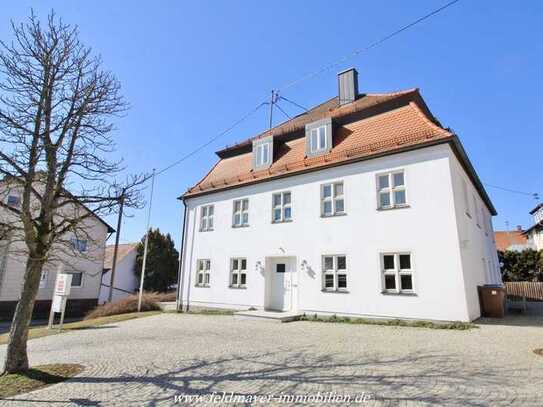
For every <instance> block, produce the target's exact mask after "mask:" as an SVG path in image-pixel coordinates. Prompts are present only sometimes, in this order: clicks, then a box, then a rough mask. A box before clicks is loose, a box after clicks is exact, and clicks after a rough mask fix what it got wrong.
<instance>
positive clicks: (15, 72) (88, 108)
mask: <svg viewBox="0 0 543 407" xmlns="http://www.w3.org/2000/svg"><path fill="white" fill-rule="evenodd" d="M12 29H13V34H14V40H13V41H12V42H10V43H8V42H0V75H1V76H0V175H1V176H2V178H3V181H2V185H1V188H0V190H2V191H10V190H13V189H15V190H18V191H19V192H20V196H21V202H20V204H19V205H9V204H8V203H6V202H5V201H4V200H3V199H1V200H0V210H1V211H2V212H3V215H2V216H1V217H0V233H2V234H3V236H9V239H10V241H17V240H19V241H21V242H22V247H23V249H24V251H25V254H26V256H27V257H26V258H27V260H26V268H25V274H24V279H23V287H22V292H21V295H20V300H19V302H18V304H17V307H16V310H15V315H14V317H13V321H12V325H11V330H10V336H9V344H8V349H7V355H6V360H5V365H4V372H5V373H12V372H17V371H21V370H25V369H28V356H27V349H26V343H27V338H28V327H29V324H30V320H31V316H32V310H33V307H34V300H35V298H36V295H37V293H38V289H39V282H40V276H41V273H42V269H43V267H44V264H46V263H47V262H48V261H51V260H52V259H54V258H61V257H62V256H61V255H60V254H61V253H62V252H64V251H66V250H73V247H72V246H73V245H70V242H69V239H68V237H67V236H73V235H74V234H75V235H76V236H77V235H79V234H86V233H87V230H88V229H87V227H88V220H89V219H90V218H92V217H94V216H96V215H98V216H100V215H102V216H103V215H107V214H110V213H113V212H115V210H116V208H117V203H118V196H119V192H120V191H121V190H126V189H128V190H129V191H132V192H131V193H129V194H128V195H127V196H125V205H127V206H130V205H138V202H140V201H139V198H140V195H139V192H138V185H141V183H142V182H143V181H144V180H145V178H144V177H143V176H131V177H128V178H127V179H124V180H123V181H122V182H119V181H116V176H118V175H119V173H120V171H122V170H123V168H122V162H120V161H112V160H109V159H108V158H107V155H108V154H109V153H111V152H113V149H114V142H113V139H112V136H111V131H112V130H113V124H112V123H111V119H112V118H114V117H115V116H117V115H119V114H121V113H122V112H124V111H125V110H126V108H127V105H126V103H125V101H124V100H123V98H122V95H121V94H120V85H119V82H118V81H117V79H116V78H115V77H114V76H113V75H112V74H111V73H110V72H107V71H104V70H103V69H102V67H101V66H102V62H101V59H100V58H99V57H96V56H93V54H92V53H91V49H90V48H88V47H85V46H84V45H83V44H82V43H81V42H80V41H79V39H78V29H77V27H73V26H70V25H68V24H65V23H63V22H62V20H61V19H59V18H57V17H56V16H55V14H54V13H53V12H51V14H50V15H49V16H48V19H47V22H46V23H44V24H41V23H40V21H39V19H38V18H37V17H36V16H35V15H34V14H33V13H32V14H31V16H30V18H29V20H28V21H27V22H26V23H23V24H19V25H17V24H14V23H13V22H12ZM86 238H91V236H86ZM96 244H99V242H97V243H96ZM102 244H103V242H102Z"/></svg>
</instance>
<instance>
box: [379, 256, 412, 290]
mask: <svg viewBox="0 0 543 407" xmlns="http://www.w3.org/2000/svg"><path fill="white" fill-rule="evenodd" d="M381 274H382V280H383V292H388V293H396V294H402V293H406V294H407V293H414V292H415V289H414V286H413V266H412V259H411V253H383V254H381Z"/></svg>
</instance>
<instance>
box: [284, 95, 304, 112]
mask: <svg viewBox="0 0 543 407" xmlns="http://www.w3.org/2000/svg"><path fill="white" fill-rule="evenodd" d="M279 99H281V100H284V101H285V102H288V103H290V104H293V105H294V106H296V107H299V108H300V109H302V110H305V111H306V112H307V111H308V109H307V108H306V107H303V106H302V105H300V104H298V103H296V102H293V101H292V100H290V99H287V98H286V97H284V96H279Z"/></svg>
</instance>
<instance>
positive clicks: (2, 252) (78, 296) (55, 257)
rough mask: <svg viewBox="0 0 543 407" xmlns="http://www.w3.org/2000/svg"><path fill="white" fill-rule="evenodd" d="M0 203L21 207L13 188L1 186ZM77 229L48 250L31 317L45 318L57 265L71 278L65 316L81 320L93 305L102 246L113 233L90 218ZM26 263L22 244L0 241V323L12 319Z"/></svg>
mask: <svg viewBox="0 0 543 407" xmlns="http://www.w3.org/2000/svg"><path fill="white" fill-rule="evenodd" d="M0 199H1V200H2V202H4V203H5V204H6V205H9V206H11V207H14V208H17V207H19V205H20V204H21V193H20V191H18V189H17V187H15V188H6V187H5V186H4V184H2V186H1V187H0ZM67 208H70V207H65V209H66V210H71V209H67ZM75 210H77V211H87V208H85V207H84V206H83V205H78V207H77V208H76V209H75ZM7 212H8V211H7V209H5V208H0V219H6V216H9V214H8V213H7ZM78 229H79V230H84V233H82V234H79V235H75V234H73V233H70V232H67V235H66V236H64V237H63V238H62V240H64V241H66V242H70V243H69V244H67V245H66V246H63V247H62V248H59V247H57V248H54V249H52V250H51V257H52V259H51V260H50V261H48V262H47V263H45V265H44V268H43V272H42V276H41V282H40V288H39V291H38V295H37V297H36V301H35V303H34V312H33V315H34V317H39V318H44V317H47V316H48V315H49V310H50V306H51V299H52V297H53V291H54V286H55V279H56V274H57V272H58V270H59V269H60V266H61V265H62V271H63V272H65V273H71V274H73V277H72V288H71V291H70V296H69V299H68V303H67V306H66V315H67V316H83V315H84V314H86V313H87V312H88V311H89V310H91V309H93V308H94V307H95V306H96V305H97V303H98V295H99V292H100V282H101V278H102V272H103V267H104V252H105V243H106V240H107V238H108V237H109V235H110V234H111V233H113V232H114V229H112V228H111V226H109V225H108V224H107V223H106V222H104V221H103V220H102V219H101V218H99V217H98V216H94V215H93V216H90V217H88V218H86V219H84V220H83V221H82V223H81V224H80V226H78ZM26 260H27V255H26V246H25V243H24V242H23V241H21V240H20V239H17V238H14V237H13V236H11V237H4V240H2V239H0V319H11V318H12V316H13V313H14V311H15V307H16V306H17V302H18V301H19V298H20V294H21V290H22V286H23V278H24V273H25V267H26Z"/></svg>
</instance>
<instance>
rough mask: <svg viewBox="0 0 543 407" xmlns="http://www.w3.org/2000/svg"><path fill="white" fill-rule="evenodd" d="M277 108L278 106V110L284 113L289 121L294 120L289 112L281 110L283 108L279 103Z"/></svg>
mask: <svg viewBox="0 0 543 407" xmlns="http://www.w3.org/2000/svg"><path fill="white" fill-rule="evenodd" d="M275 106H277V108H278V109H279V111H280V112H281V113H283V114H284V115H285V116H286V117H287V119H289V120H290V119H292V117H290V115H289V114H288V113H287V112H285V111H284V110H283V109H282V108H281V106H279V103H276V104H275Z"/></svg>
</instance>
